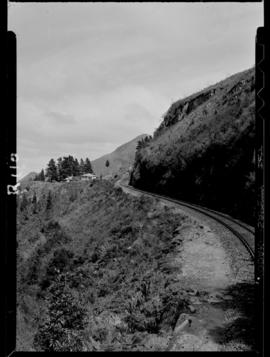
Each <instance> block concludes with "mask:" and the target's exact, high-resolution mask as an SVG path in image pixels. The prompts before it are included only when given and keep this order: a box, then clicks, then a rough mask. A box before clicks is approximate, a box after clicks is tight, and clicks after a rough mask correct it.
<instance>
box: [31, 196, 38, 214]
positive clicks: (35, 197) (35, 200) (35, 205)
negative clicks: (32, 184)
mask: <svg viewBox="0 0 270 357" xmlns="http://www.w3.org/2000/svg"><path fill="white" fill-rule="evenodd" d="M32 206H33V208H32V210H33V213H37V195H36V192H34V195H33V198H32Z"/></svg>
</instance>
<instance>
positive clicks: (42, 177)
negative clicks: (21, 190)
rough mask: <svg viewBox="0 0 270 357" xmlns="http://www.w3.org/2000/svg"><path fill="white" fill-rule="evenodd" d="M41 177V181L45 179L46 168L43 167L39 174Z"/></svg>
mask: <svg viewBox="0 0 270 357" xmlns="http://www.w3.org/2000/svg"><path fill="white" fill-rule="evenodd" d="M39 179H40V181H45V174H44V170H43V169H42V170H41V172H40V174H39Z"/></svg>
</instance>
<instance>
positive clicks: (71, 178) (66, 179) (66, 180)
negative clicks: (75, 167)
mask: <svg viewBox="0 0 270 357" xmlns="http://www.w3.org/2000/svg"><path fill="white" fill-rule="evenodd" d="M72 180H73V176H68V177H66V178H65V180H64V181H65V182H70V181H72Z"/></svg>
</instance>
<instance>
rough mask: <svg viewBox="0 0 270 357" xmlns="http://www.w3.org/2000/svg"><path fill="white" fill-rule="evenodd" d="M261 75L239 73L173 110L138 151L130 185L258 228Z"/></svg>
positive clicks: (251, 71) (177, 105)
mask: <svg viewBox="0 0 270 357" xmlns="http://www.w3.org/2000/svg"><path fill="white" fill-rule="evenodd" d="M254 140H255V73H254V69H253V68H252V69H249V70H247V71H244V72H241V73H237V74H235V75H233V76H231V77H229V78H227V79H225V80H223V81H221V82H219V83H217V84H215V85H212V86H210V87H208V88H206V89H204V90H202V91H200V92H198V93H196V94H193V95H191V96H189V97H187V98H185V99H181V100H179V101H177V102H175V103H173V104H172V105H171V107H170V108H169V110H168V111H167V113H166V114H165V116H164V120H163V122H162V123H161V125H160V127H159V128H158V129H157V130H156V131H155V133H154V136H153V139H152V140H151V141H150V142H148V143H147V144H146V145H144V147H142V148H140V149H139V150H137V152H136V157H135V162H134V168H133V171H132V173H131V178H130V184H131V185H133V186H135V187H138V188H142V189H146V190H149V191H153V192H159V193H163V194H167V195H169V196H172V197H177V198H180V199H183V200H188V201H191V202H195V203H199V204H202V205H205V206H208V207H211V208H214V209H217V210H220V211H224V212H227V213H229V214H231V215H233V216H235V217H238V218H240V219H242V220H244V221H247V222H249V223H251V224H252V223H254V208H255V183H254V179H255V177H254V176H255V173H254V171H255V170H254V165H255V162H254V161H255V152H254V147H255V145H254Z"/></svg>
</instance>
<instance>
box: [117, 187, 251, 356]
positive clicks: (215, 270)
mask: <svg viewBox="0 0 270 357" xmlns="http://www.w3.org/2000/svg"><path fill="white" fill-rule="evenodd" d="M124 190H125V191H126V192H127V193H130V194H133V195H134V194H135V195H136V196H138V195H140V193H138V192H134V191H131V190H128V189H125V188H124ZM157 204H159V205H168V206H170V207H173V208H174V209H175V211H176V212H178V213H182V214H183V213H184V214H186V215H188V216H189V217H190V222H191V223H190V224H189V225H185V226H184V227H181V229H180V230H179V235H178V238H179V244H178V245H177V247H176V249H177V252H176V256H175V261H174V262H173V264H174V265H175V266H179V274H178V279H179V282H180V283H181V286H182V287H183V288H184V289H186V290H187V291H189V301H190V305H189V310H190V311H189V312H188V314H182V315H181V316H180V317H179V320H178V323H177V325H176V327H175V330H174V333H173V335H172V336H171V339H170V341H169V343H168V347H167V350H169V351H246V350H252V349H253V348H254V334H255V333H254V316H253V312H254V284H253V281H254V271H253V269H254V267H253V263H252V262H251V261H250V258H249V255H248V253H247V252H246V250H245V248H244V247H243V246H242V244H241V243H240V242H239V241H238V240H237V239H236V237H234V236H233V235H232V233H231V232H229V231H228V230H227V229H225V228H224V227H222V226H221V225H220V224H218V223H217V222H215V221H214V220H212V219H211V218H207V217H206V216H204V215H202V214H200V213H197V212H195V211H193V212H192V210H191V209H182V208H179V207H178V206H177V205H175V204H173V203H165V202H164V201H162V202H159V203H157ZM174 239H176V240H177V237H176V238H174ZM186 320H189V321H191V323H189V324H184V325H185V327H184V328H181V329H180V330H178V327H179V326H181V324H182V323H183V322H184V321H186Z"/></svg>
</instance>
